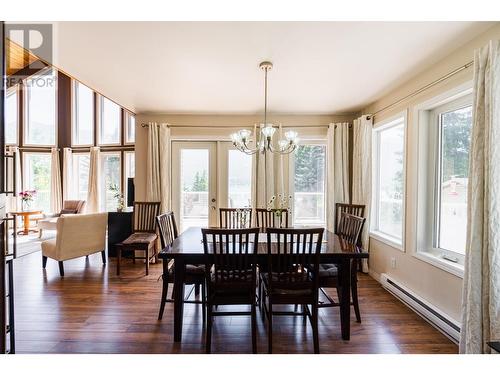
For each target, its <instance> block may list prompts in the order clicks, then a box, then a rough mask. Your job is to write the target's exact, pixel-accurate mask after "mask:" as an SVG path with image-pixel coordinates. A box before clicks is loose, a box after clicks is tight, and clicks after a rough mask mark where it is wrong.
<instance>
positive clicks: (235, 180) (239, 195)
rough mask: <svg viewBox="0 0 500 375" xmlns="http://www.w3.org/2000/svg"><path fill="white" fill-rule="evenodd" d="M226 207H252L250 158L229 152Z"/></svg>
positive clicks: (239, 153)
mask: <svg viewBox="0 0 500 375" xmlns="http://www.w3.org/2000/svg"><path fill="white" fill-rule="evenodd" d="M227 184H228V185H227V195H228V202H227V204H228V207H251V206H252V156H251V155H247V154H244V153H243V152H241V151H238V150H229V154H228V171H227Z"/></svg>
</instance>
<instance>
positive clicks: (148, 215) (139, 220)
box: [115, 202, 161, 275]
mask: <svg viewBox="0 0 500 375" xmlns="http://www.w3.org/2000/svg"><path fill="white" fill-rule="evenodd" d="M160 204H161V203H160V202H134V212H133V214H132V232H133V233H132V234H131V235H130V236H128V237H127V238H126V239H125V240H124V241H122V242H120V243H119V244H116V245H115V246H116V250H117V259H116V274H117V275H120V263H121V257H122V252H123V251H131V252H132V260H133V262H134V263H135V260H136V259H144V260H145V261H146V275H149V263H150V262H151V260H152V259H153V258H154V259H156V260H158V254H157V253H156V248H155V244H156V240H157V238H158V236H157V235H156V222H155V218H156V216H158V214H159V213H160ZM136 251H144V257H137V256H136V255H135V252H136Z"/></svg>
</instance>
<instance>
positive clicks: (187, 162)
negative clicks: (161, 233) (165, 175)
mask: <svg viewBox="0 0 500 375" xmlns="http://www.w3.org/2000/svg"><path fill="white" fill-rule="evenodd" d="M208 163H209V152H208V150H206V149H205V150H195V149H183V150H181V210H180V211H181V220H180V229H181V232H182V231H184V230H186V229H187V228H189V227H193V226H195V227H207V226H208V183H209V180H208V176H209V175H208V173H209V166H208V165H209V164H208Z"/></svg>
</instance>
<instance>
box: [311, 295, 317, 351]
mask: <svg viewBox="0 0 500 375" xmlns="http://www.w3.org/2000/svg"><path fill="white" fill-rule="evenodd" d="M311 325H312V332H313V342H314V353H315V354H319V336H318V303H317V302H315V303H314V304H313V305H312V313H311Z"/></svg>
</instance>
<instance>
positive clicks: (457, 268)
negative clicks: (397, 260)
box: [413, 251, 464, 279]
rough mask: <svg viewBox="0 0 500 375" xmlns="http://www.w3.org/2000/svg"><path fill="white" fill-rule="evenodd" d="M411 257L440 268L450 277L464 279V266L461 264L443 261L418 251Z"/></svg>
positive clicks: (425, 252) (436, 256)
mask: <svg viewBox="0 0 500 375" xmlns="http://www.w3.org/2000/svg"><path fill="white" fill-rule="evenodd" d="M413 256H414V257H415V258H417V259H420V260H422V261H424V262H427V263H429V264H431V265H433V266H434V267H437V268H440V269H442V270H443V271H446V272H449V273H451V274H452V275H455V276H458V277H460V278H462V279H463V277H464V266H463V264H459V263H454V262H450V261H449V260H446V259H443V258H441V257H440V256H438V255H435V254H433V253H431V252H428V251H418V252H416V253H415V254H413Z"/></svg>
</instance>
